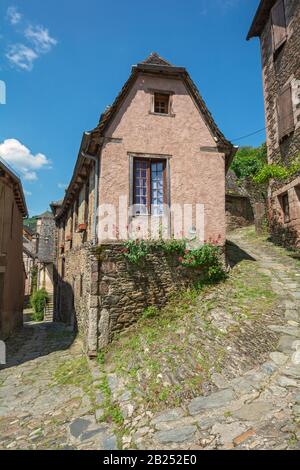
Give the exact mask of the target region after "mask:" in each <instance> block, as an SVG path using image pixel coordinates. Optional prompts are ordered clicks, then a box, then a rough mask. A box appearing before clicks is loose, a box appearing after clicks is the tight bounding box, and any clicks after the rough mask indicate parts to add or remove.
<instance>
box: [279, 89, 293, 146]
mask: <svg viewBox="0 0 300 470" xmlns="http://www.w3.org/2000/svg"><path fill="white" fill-rule="evenodd" d="M278 126H279V138H282V137H284V136H285V135H287V134H289V133H290V132H292V131H293V130H294V127H295V123H294V113H293V100H292V87H291V85H289V86H288V87H287V88H285V89H284V90H283V91H282V92H281V93H280V95H279V97H278Z"/></svg>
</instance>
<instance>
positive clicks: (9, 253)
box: [0, 178, 25, 339]
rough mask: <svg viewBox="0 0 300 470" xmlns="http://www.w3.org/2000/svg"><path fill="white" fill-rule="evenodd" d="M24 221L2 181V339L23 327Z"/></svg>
mask: <svg viewBox="0 0 300 470" xmlns="http://www.w3.org/2000/svg"><path fill="white" fill-rule="evenodd" d="M22 235H23V218H22V214H21V213H20V211H19V209H18V206H17V204H16V203H15V198H14V194H13V188H12V185H10V184H9V183H8V182H6V181H4V178H0V338H1V339H3V338H6V337H8V336H9V335H10V334H11V333H12V332H13V331H14V329H15V328H17V327H18V326H21V325H22V323H23V300H24V286H25V272H24V267H23V244H22V241H23V236H22Z"/></svg>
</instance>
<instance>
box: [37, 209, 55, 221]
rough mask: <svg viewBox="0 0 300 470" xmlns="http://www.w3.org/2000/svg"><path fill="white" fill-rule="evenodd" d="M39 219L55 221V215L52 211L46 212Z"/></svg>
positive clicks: (38, 216)
mask: <svg viewBox="0 0 300 470" xmlns="http://www.w3.org/2000/svg"><path fill="white" fill-rule="evenodd" d="M36 218H37V219H53V214H52V213H51V212H50V211H45V212H43V213H42V214H40V215H37V216H36Z"/></svg>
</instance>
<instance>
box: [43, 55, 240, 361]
mask: <svg viewBox="0 0 300 470" xmlns="http://www.w3.org/2000/svg"><path fill="white" fill-rule="evenodd" d="M235 151H236V149H235V148H234V147H233V146H232V144H231V143H230V142H229V141H227V140H226V138H225V137H224V135H223V134H222V133H221V131H220V130H219V129H218V127H217V125H216V124H215V122H214V120H213V118H212V116H211V114H210V113H209V111H208V109H207V107H206V105H205V103H204V101H203V99H202V97H201V96H200V94H199V91H198V90H197V88H196V86H195V84H194V83H193V81H192V80H191V78H190V76H189V74H188V72H187V71H186V69H185V68H183V67H175V66H173V65H171V64H170V63H169V62H167V61H165V60H164V59H162V58H161V57H159V56H158V55H157V54H155V53H153V54H151V55H150V56H149V57H148V58H147V59H146V60H145V61H144V62H142V63H139V64H138V65H135V66H133V67H132V71H131V74H130V76H129V79H128V80H127V82H126V83H125V85H124V87H123V88H122V90H121V92H120V94H119V95H118V96H117V98H116V99H115V101H114V103H113V104H112V105H111V106H109V107H108V108H107V109H106V111H105V112H104V113H103V114H102V115H101V117H100V121H99V124H98V125H97V127H96V128H95V129H94V130H93V131H91V132H89V133H85V134H84V136H83V139H82V142H81V146H80V149H79V154H78V158H77V161H76V165H75V169H74V173H73V176H72V179H71V182H70V184H69V187H68V189H67V191H66V194H65V197H64V199H63V201H62V202H59V203H53V204H52V210H53V213H54V215H55V220H56V225H57V228H58V230H57V240H56V242H57V272H56V273H55V318H56V319H57V320H63V321H66V322H69V323H71V324H74V325H77V326H78V328H79V329H80V330H81V331H82V332H83V334H84V337H85V339H86V344H87V349H88V351H89V353H90V354H95V353H96V351H97V349H98V348H99V347H102V346H105V345H106V344H107V343H108V341H110V339H111V337H112V334H113V333H114V332H116V331H119V330H121V329H122V328H124V327H126V326H129V325H130V324H131V323H132V322H133V321H135V320H136V318H137V316H138V315H139V314H140V313H141V312H142V311H143V309H144V308H145V307H147V306H149V305H161V304H163V303H164V302H165V301H166V299H167V297H168V295H169V294H170V293H171V292H174V291H175V290H176V289H178V288H179V286H180V285H186V284H187V283H189V282H190V281H191V279H190V277H191V275H190V274H189V273H187V272H185V270H184V269H180V268H179V266H178V262H177V263H176V260H170V259H167V258H166V257H164V256H162V255H161V254H153V255H151V256H149V257H148V258H147V263H146V265H145V266H144V267H141V268H140V269H136V268H133V267H132V266H130V265H129V263H128V262H127V261H126V260H125V259H124V257H123V256H122V247H123V241H124V240H127V239H128V237H130V238H149V237H151V238H152V237H155V236H161V237H163V238H167V239H168V238H171V237H175V238H182V237H188V238H191V239H197V240H198V242H199V243H203V241H204V240H205V239H206V240H209V239H213V240H217V241H218V243H219V244H220V245H221V246H223V245H224V244H225V237H226V235H225V230H226V229H225V173H226V171H227V169H228V168H229V165H230V162H231V160H232V158H233V155H234V153H235ZM149 227H150V228H151V230H150V228H149ZM152 228H153V229H154V234H153V232H152Z"/></svg>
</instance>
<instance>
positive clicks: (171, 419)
mask: <svg viewBox="0 0 300 470" xmlns="http://www.w3.org/2000/svg"><path fill="white" fill-rule="evenodd" d="M231 240H232V242H234V243H235V244H237V245H238V246H239V247H240V248H241V249H242V250H244V251H245V252H247V253H248V254H249V255H250V256H251V257H252V258H254V261H253V262H254V263H255V265H256V269H257V272H258V273H263V274H264V275H266V276H268V278H270V279H271V281H272V284H271V288H272V289H273V290H274V291H276V293H277V294H278V295H279V304H278V305H279V306H278V311H276V312H275V313H274V323H272V321H271V322H269V321H268V323H267V324H266V326H265V328H267V329H268V331H270V332H272V333H274V335H273V336H274V338H275V339H276V341H275V343H274V344H277V347H275V348H274V351H272V352H269V351H270V349H267V351H268V352H267V353H266V354H267V355H268V358H267V360H266V359H265V358H264V359H263V361H264V362H262V363H260V364H259V363H257V365H256V366H255V367H253V358H251V361H250V362H249V363H250V364H252V365H251V368H249V367H248V369H247V370H246V371H244V372H243V373H240V374H237V375H236V376H235V377H231V378H229V379H228V376H225V375H222V371H220V373H219V374H215V377H214V384H215V388H214V389H213V390H212V391H210V390H208V391H207V393H205V394H204V395H202V396H196V397H193V398H192V399H190V400H185V401H184V402H182V403H179V405H178V406H177V407H175V408H170V409H165V410H164V411H163V412H160V413H154V412H153V410H151V409H150V406H149V405H148V406H147V402H145V403H144V408H143V409H142V410H141V409H137V407H136V403H135V402H134V400H133V399H132V398H131V392H130V390H128V388H127V385H126V383H124V381H123V380H122V378H120V377H119V376H118V375H117V374H115V373H110V372H109V371H108V372H107V371H106V372H104V371H103V367H99V366H98V364H97V362H96V361H88V360H87V359H86V357H85V355H84V354H83V352H82V345H81V343H80V340H79V339H74V338H73V336H72V334H71V333H70V332H69V331H68V330H67V329H66V328H65V327H64V326H63V325H60V324H51V323H48V324H47V323H40V324H33V323H28V324H26V326H25V328H24V329H23V330H22V331H20V332H19V333H18V335H17V336H15V337H13V338H11V339H10V340H9V341H8V342H7V359H8V364H7V365H6V367H5V368H2V369H1V370H0V449H73V448H74V449H107V450H110V449H116V448H117V447H123V448H124V449H126V448H127V449H132V448H140V449H231V448H236V449H299V448H300V268H299V262H298V264H297V262H296V261H295V260H294V259H292V258H291V257H290V256H288V255H287V254H286V253H285V252H284V250H282V249H280V248H276V247H274V246H272V245H271V244H270V243H267V242H265V241H263V240H262V239H256V238H254V237H253V236H251V237H249V233H248V232H247V230H241V231H237V232H235V233H233V234H232V235H231ZM223 311H224V312H225V314H226V299H225V300H224V305H223ZM225 316H226V315H225ZM276 335H277V336H276ZM273 336H272V337H273ZM259 341H263V335H262V337H260V336H259ZM269 344H271V343H269ZM262 357H264V356H262ZM103 384H104V385H105V387H104V389H106V388H107V390H106V391H105V393H106V403H104V402H105V393H104V391H103V390H104V389H103ZM108 390H110V391H108ZM107 396H109V402H110V405H111V404H113V406H114V408H113V409H114V410H116V405H117V406H118V409H119V410H122V412H123V414H124V418H125V420H124V422H123V421H122V420H121V421H120V422H121V425H120V426H119V431H120V430H121V431H122V432H121V433H120V435H119V440H118V443H117V437H116V433H115V432H114V429H115V426H114V424H113V423H112V422H111V423H106V422H100V421H101V419H102V420H103V417H104V416H105V412H107V407H108V403H107ZM110 411H111V410H110ZM117 418H119V417H118V415H116V416H115V419H117ZM97 420H98V421H97Z"/></svg>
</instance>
